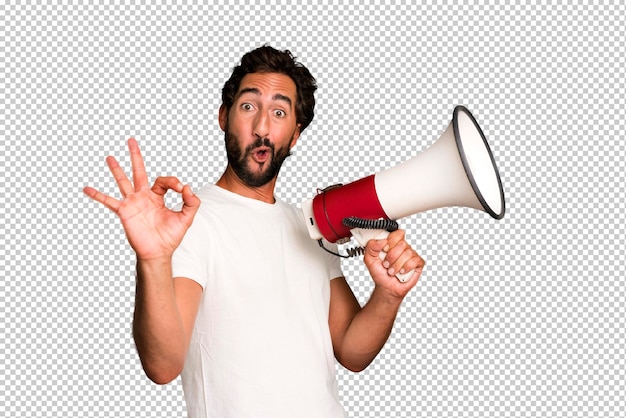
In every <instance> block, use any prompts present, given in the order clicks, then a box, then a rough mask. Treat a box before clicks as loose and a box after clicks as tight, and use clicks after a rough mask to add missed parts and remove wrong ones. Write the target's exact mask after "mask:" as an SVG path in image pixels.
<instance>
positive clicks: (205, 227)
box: [172, 184, 346, 418]
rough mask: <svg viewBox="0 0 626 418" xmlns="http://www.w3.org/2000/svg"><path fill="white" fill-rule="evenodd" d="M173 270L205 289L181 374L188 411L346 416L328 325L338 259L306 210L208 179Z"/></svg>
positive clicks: (204, 415)
mask: <svg viewBox="0 0 626 418" xmlns="http://www.w3.org/2000/svg"><path fill="white" fill-rule="evenodd" d="M197 195H198V197H199V198H200V199H201V201H202V204H201V206H200V209H199V210H198V213H197V214H196V217H195V218H194V222H193V225H192V226H191V228H190V229H189V230H188V231H187V234H186V235H185V238H184V239H183V242H182V243H181V245H180V247H179V248H178V249H177V250H176V252H175V254H174V258H173V263H172V268H173V274H174V277H187V278H189V279H193V280H194V281H197V282H198V283H199V284H200V285H201V286H202V288H203V295H202V300H201V302H200V308H199V311H198V315H197V318H196V322H195V326H194V330H193V335H192V337H191V345H190V347H189V352H188V354H187V359H186V362H185V367H184V370H183V372H182V383H183V390H184V393H185V400H186V403H187V411H188V414H189V418H209V417H211V418H229V417H233V418H246V417H254V418H258V417H268V418H282V417H284V418H294V417H298V418H305V417H311V418H335V417H341V418H343V417H345V416H346V415H345V411H344V409H343V408H342V406H341V405H340V403H339V400H338V390H337V380H336V376H335V358H334V354H333V348H332V343H331V338H330V331H329V327H328V309H329V303H330V281H331V280H332V279H333V278H336V277H340V276H342V273H341V268H340V263H339V258H338V257H335V256H332V255H330V254H327V253H326V252H325V251H323V250H322V249H321V248H319V246H318V244H317V242H316V241H314V240H312V239H310V237H309V235H308V232H307V230H306V226H305V224H304V217H303V216H302V214H301V212H300V211H299V210H297V209H296V208H295V207H293V206H291V205H288V204H286V203H284V202H281V201H277V202H276V203H275V204H273V205H272V204H267V203H263V202H260V201H257V200H254V199H248V198H245V197H243V196H240V195H237V194H235V193H231V192H229V191H226V190H224V189H222V188H220V187H218V186H216V185H212V184H209V185H207V186H205V187H203V188H202V189H201V190H200V191H199V192H198V193H197Z"/></svg>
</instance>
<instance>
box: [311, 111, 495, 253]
mask: <svg viewBox="0 0 626 418" xmlns="http://www.w3.org/2000/svg"><path fill="white" fill-rule="evenodd" d="M450 206H461V207H469V208H474V209H478V210H481V211H484V212H486V213H488V214H489V215H491V216H492V217H493V218H495V219H502V217H503V216H504V212H505V203H504V190H503V189H502V181H501V179H500V174H499V172H498V168H497V167H496V163H495V160H494V158H493V153H492V152H491V149H490V148H489V144H488V143H487V139H486V138H485V135H484V133H483V131H482V130H481V129H480V126H479V125H478V123H477V122H476V119H475V118H474V116H473V115H472V114H471V113H470V111H469V110H468V109H467V108H465V107H463V106H457V107H455V108H454V112H453V115H452V121H451V122H450V124H449V125H448V127H447V128H446V130H445V131H444V132H443V134H442V135H441V136H440V137H439V139H438V140H437V141H436V142H435V143H434V144H433V145H431V146H430V147H429V148H428V149H426V150H425V151H423V152H422V153H420V154H418V155H417V156H415V157H413V158H412V159H410V160H408V161H405V162H404V163H401V164H399V165H397V166H395V167H392V168H389V169H387V170H385V171H381V172H379V173H376V174H372V175H370V176H368V177H364V178H362V179H360V180H357V181H354V182H352V183H349V184H346V185H338V186H336V187H330V188H327V189H326V190H322V191H319V193H318V194H317V195H316V196H315V197H314V198H313V199H309V200H307V201H305V202H303V203H302V211H303V214H304V217H305V221H306V224H307V228H308V231H309V235H310V236H311V238H312V239H315V240H321V239H322V238H324V239H325V240H327V241H328V242H331V243H334V242H337V241H340V240H343V239H346V238H348V237H350V236H354V237H355V238H356V239H357V241H359V243H360V244H361V245H365V244H366V243H367V240H369V239H371V238H372V236H371V234H370V235H369V236H363V234H358V235H357V234H355V231H354V228H351V226H346V225H345V224H344V220H345V219H346V218H350V217H356V218H360V219H365V220H376V219H392V220H396V219H400V218H404V217H406V216H410V215H413V214H416V213H419V212H424V211H427V210H431V209H436V208H442V207H450ZM376 238H379V237H376ZM362 241H365V242H362Z"/></svg>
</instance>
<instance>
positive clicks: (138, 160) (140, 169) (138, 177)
mask: <svg viewBox="0 0 626 418" xmlns="http://www.w3.org/2000/svg"><path fill="white" fill-rule="evenodd" d="M128 150H129V152H130V162H131V164H132V167H133V183H134V184H135V191H136V192H138V191H139V190H141V189H142V188H147V187H149V184H148V173H147V172H146V166H145V164H144V162H143V157H142V156H141V150H140V149H139V145H138V144H137V141H136V140H135V138H130V139H129V140H128Z"/></svg>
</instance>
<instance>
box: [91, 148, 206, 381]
mask: <svg viewBox="0 0 626 418" xmlns="http://www.w3.org/2000/svg"><path fill="white" fill-rule="evenodd" d="M128 149H129V151H130V159H131V163H132V171H133V176H132V178H133V181H132V182H131V181H130V179H129V178H128V177H127V176H126V174H125V173H124V170H123V169H122V168H121V167H120V165H119V163H118V162H117V160H116V159H115V158H113V157H108V158H107V160H106V161H107V165H108V166H109V169H110V171H111V174H112V175H113V178H114V179H115V181H116V183H117V185H118V187H119V190H120V192H121V195H122V198H121V199H116V198H113V197H111V196H107V195H105V194H103V193H101V192H99V191H98V190H96V189H94V188H92V187H85V189H84V192H85V194H86V195H87V196H89V197H90V198H91V199H93V200H95V201H97V202H99V203H101V204H103V205H104V206H105V207H107V208H108V209H110V210H111V211H113V212H114V213H115V214H116V215H117V216H118V217H119V219H120V221H121V222H122V226H123V227H124V232H125V233H126V238H127V239H128V242H129V244H130V246H131V247H132V248H133V250H134V251H135V254H136V255H137V291H136V296H135V319H134V322H133V334H134V337H135V342H136V345H137V351H138V353H139V357H140V358H141V363H142V365H143V367H144V370H145V371H146V374H147V375H148V377H149V378H150V379H152V380H153V381H155V382H156V383H167V382H169V381H171V380H173V379H174V378H175V377H176V376H178V374H179V373H180V371H181V370H182V367H183V365H184V362H185V355H186V353H187V347H188V346H189V341H190V338H191V330H192V328H193V323H194V321H195V316H196V312H197V310H198V305H199V301H200V297H201V294H202V289H201V288H200V285H198V284H196V283H195V282H192V281H191V280H184V279H173V278H172V254H173V253H174V251H175V250H176V248H177V247H178V246H179V245H180V243H181V241H182V239H183V237H184V235H185V233H186V231H187V229H188V228H189V227H190V226H191V223H192V221H193V218H194V216H195V214H196V212H197V211H198V208H199V207H200V199H199V198H198V197H197V196H195V195H194V194H193V192H192V191H191V188H190V187H189V186H188V185H183V184H182V183H181V182H180V181H179V180H178V179H176V178H175V177H159V178H157V179H156V181H155V182H154V184H153V185H152V187H150V186H149V184H148V175H147V173H146V168H145V166H144V161H143V157H142V156H141V152H140V150H139V146H138V145H137V141H135V140H134V139H130V140H129V141H128ZM168 190H173V191H175V192H177V193H180V194H182V198H183V207H182V209H181V210H180V211H173V210H171V209H169V208H168V207H166V206H165V201H164V196H165V194H166V193H167V192H168Z"/></svg>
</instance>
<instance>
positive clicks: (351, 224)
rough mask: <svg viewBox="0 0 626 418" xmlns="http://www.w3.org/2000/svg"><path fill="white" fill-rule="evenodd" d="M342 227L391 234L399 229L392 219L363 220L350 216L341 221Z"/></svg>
mask: <svg viewBox="0 0 626 418" xmlns="http://www.w3.org/2000/svg"><path fill="white" fill-rule="evenodd" d="M341 223H342V224H343V226H345V227H347V228H350V229H352V228H361V229H384V230H385V231H387V232H393V231H395V230H396V229H398V228H399V226H398V222H396V221H394V220H393V219H363V218H357V217H356V216H350V217H348V218H343V220H342V221H341Z"/></svg>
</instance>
